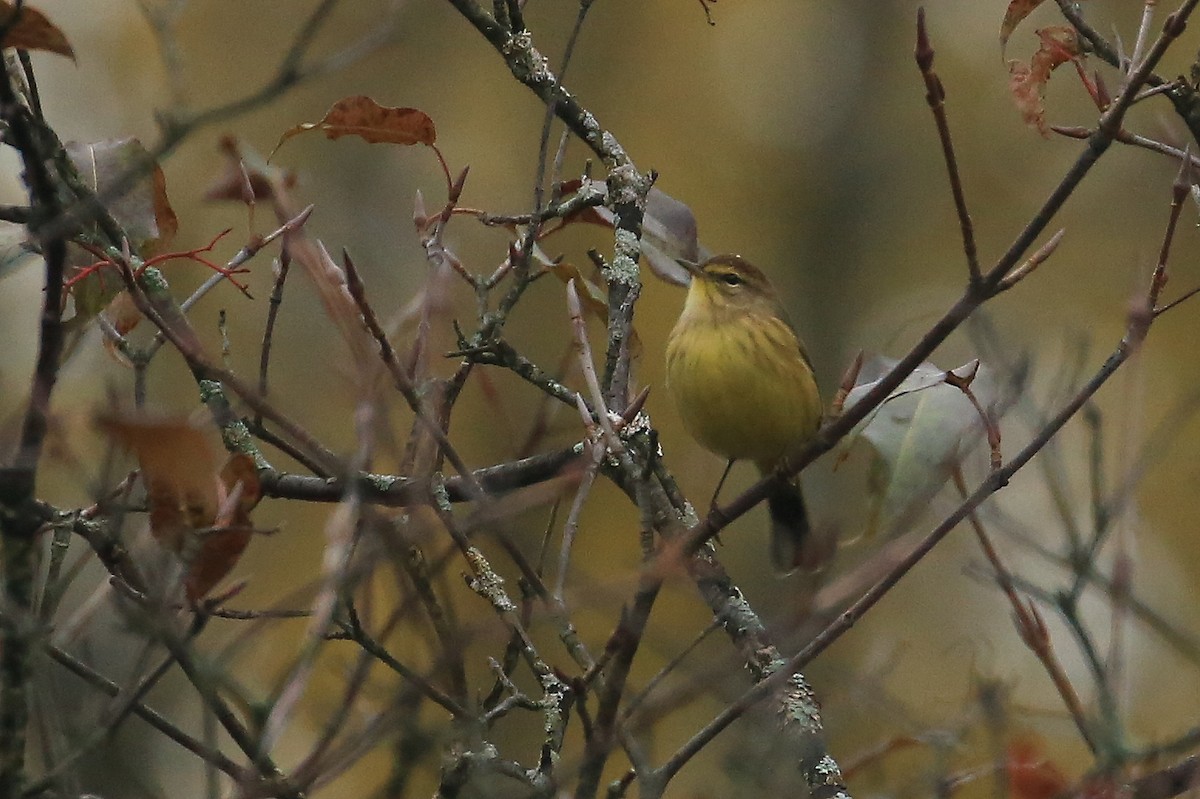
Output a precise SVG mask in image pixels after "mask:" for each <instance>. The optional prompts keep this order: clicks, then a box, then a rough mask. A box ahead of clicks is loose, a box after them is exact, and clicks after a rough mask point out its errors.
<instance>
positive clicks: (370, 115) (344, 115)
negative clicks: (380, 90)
mask: <svg viewBox="0 0 1200 799" xmlns="http://www.w3.org/2000/svg"><path fill="white" fill-rule="evenodd" d="M310 130H320V131H323V132H324V133H325V135H326V136H328V137H329V138H330V139H339V138H341V137H342V136H358V137H359V138H361V139H363V140H364V141H366V142H368V143H370V144H380V143H383V144H406V145H407V144H428V145H432V144H433V143H434V141H435V140H436V139H437V131H436V130H435V129H434V126H433V120H432V119H430V118H429V116H428V115H427V114H426V113H425V112H424V111H421V110H419V109H416V108H395V107H389V106H383V105H380V104H379V103H377V102H375V101H374V100H372V99H371V98H370V97H367V96H366V95H361V94H360V95H356V96H354V97H346V98H343V99H341V100H338V101H337V102H336V103H334V104H333V106H332V107H331V108H330V109H329V111H328V112H327V113H326V114H325V116H324V117H322V119H321V121H319V122H304V123H301V124H299V125H296V126H295V127H294V128H290V129H288V130H286V131H284V133H283V135H282V136H280V137H279V142H278V143H277V144H276V145H275V149H274V150H272V151H271V155H270V156H268V157H267V160H268V161H269V160H271V157H273V156H274V155H275V153H276V152H277V151H278V150H279V148H280V147H282V146H283V143H284V142H285V141H287V140H288V139H290V138H292V137H293V136H298V135H300V134H301V133H307V132H308V131H310Z"/></svg>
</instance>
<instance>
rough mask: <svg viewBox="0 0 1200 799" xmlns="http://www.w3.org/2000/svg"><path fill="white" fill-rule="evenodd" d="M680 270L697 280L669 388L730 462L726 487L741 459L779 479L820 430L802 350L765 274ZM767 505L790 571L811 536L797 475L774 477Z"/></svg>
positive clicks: (718, 268)
mask: <svg viewBox="0 0 1200 799" xmlns="http://www.w3.org/2000/svg"><path fill="white" fill-rule="evenodd" d="M680 263H681V264H682V265H683V266H684V267H685V268H686V269H687V270H688V271H689V272H690V273H691V275H692V280H691V286H690V288H689V289H688V294H687V300H686V302H685V303H684V306H683V312H682V313H681V314H680V315H679V321H678V322H677V323H676V324H675V328H674V330H672V331H671V335H670V337H669V339H668V341H667V389H668V391H669V392H670V393H671V395H672V396H673V397H674V398H675V404H676V405H677V406H678V408H679V414H680V416H681V417H682V418H683V424H684V426H685V427H686V428H687V430H688V432H689V433H691V434H692V436H693V437H694V438H695V439H696V440H697V441H699V442H700V444H702V445H703V446H704V448H705V449H707V450H709V451H711V452H713V453H715V454H717V455H720V456H722V457H724V458H727V459H728V460H729V463H728V464H727V465H726V467H725V472H724V474H722V476H721V483H724V481H725V477H726V476H727V475H728V474H729V470H730V468H731V467H732V466H733V463H734V461H738V460H749V461H753V462H754V464H755V465H756V466H757V467H758V470H759V472H760V473H762V474H764V475H768V474H772V473H775V472H776V471H777V470H778V469H780V467H782V466H784V465H785V463H786V460H787V458H788V457H790V456H792V455H794V454H795V453H796V452H798V451H799V450H800V449H801V448H803V446H804V445H805V444H806V443H807V442H808V441H809V439H811V438H812V436H813V434H814V433H816V431H817V428H818V427H819V426H820V424H821V415H822V405H821V395H820V392H819V391H818V389H817V382H816V379H815V377H814V376H813V369H812V363H811V362H810V361H809V358H808V354H807V353H806V352H805V350H804V344H803V343H802V342H801V341H800V338H799V336H797V335H796V330H795V328H793V327H792V324H791V322H790V321H789V320H788V315H787V312H786V311H785V310H784V308H783V305H782V303H781V302H780V301H779V295H778V294H777V293H776V292H775V289H774V287H772V286H771V283H770V281H768V280H767V277H766V275H764V274H763V273H762V272H761V271H760V270H759V269H758V268H757V267H756V266H754V265H753V264H751V263H749V262H748V261H746V260H745V259H743V258H742V257H741V256H738V255H717V256H714V257H712V258H709V259H708V260H707V261H705V262H704V263H702V264H693V263H689V262H684V261H681V262H680ZM721 483H718V485H717V492H719V491H720V490H721ZM713 502H714V503H715V502H716V492H714V494H713ZM767 507H768V510H769V512H770V516H771V556H772V560H773V562H774V564H775V566H776V568H778V569H780V570H782V571H791V570H792V569H794V568H795V567H796V566H798V565H799V563H800V552H801V550H800V547H801V544H802V543H803V541H804V539H805V537H806V536H807V534H808V532H809V522H808V513H807V511H806V509H805V506H804V498H803V496H802V495H801V493H800V486H799V483H798V482H797V480H796V478H794V477H793V478H779V479H777V480H776V481H775V482H774V483H773V485H772V486H771V492H770V494H769V495H768V497H767Z"/></svg>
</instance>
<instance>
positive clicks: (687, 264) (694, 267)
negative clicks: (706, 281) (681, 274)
mask: <svg viewBox="0 0 1200 799" xmlns="http://www.w3.org/2000/svg"><path fill="white" fill-rule="evenodd" d="M675 263H677V264H679V265H680V266H682V267H683V268H684V269H686V270H687V271H688V274H689V275H691V276H692V277H699V276H700V275H702V274H704V270H702V269H701V268H700V264H698V263H696V262H695V261H689V260H688V259H686V258H676V259H675Z"/></svg>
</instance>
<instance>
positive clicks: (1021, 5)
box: [1000, 0, 1042, 53]
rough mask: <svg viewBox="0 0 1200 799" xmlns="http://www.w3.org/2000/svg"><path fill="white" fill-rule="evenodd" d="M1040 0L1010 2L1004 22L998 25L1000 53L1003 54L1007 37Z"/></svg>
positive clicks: (1038, 4) (1012, 0) (1013, 0)
mask: <svg viewBox="0 0 1200 799" xmlns="http://www.w3.org/2000/svg"><path fill="white" fill-rule="evenodd" d="M1041 4H1042V0H1011V2H1009V4H1008V8H1007V9H1005V11H1004V20H1003V21H1002V22H1001V23H1000V52H1001V53H1003V52H1004V48H1005V46H1006V45H1007V44H1008V37H1009V36H1011V35H1012V32H1013V31H1014V30H1016V29H1017V26H1018V25H1020V24H1021V21H1022V20H1023V19H1025V17H1027V16H1029V15H1030V14H1031V13H1032V12H1033V10H1034V9H1035V8H1037V7H1038V6H1040V5H1041Z"/></svg>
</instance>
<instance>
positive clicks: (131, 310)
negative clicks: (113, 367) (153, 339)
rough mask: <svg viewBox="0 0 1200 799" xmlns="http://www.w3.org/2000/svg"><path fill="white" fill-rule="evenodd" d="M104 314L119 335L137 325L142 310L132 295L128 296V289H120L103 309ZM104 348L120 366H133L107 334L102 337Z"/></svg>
mask: <svg viewBox="0 0 1200 799" xmlns="http://www.w3.org/2000/svg"><path fill="white" fill-rule="evenodd" d="M104 315H105V316H106V317H107V318H108V321H109V324H111V325H112V326H113V329H114V330H116V331H117V335H119V336H124V335H125V334H126V333H128V332H129V331H131V330H133V329H134V328H135V327H137V325H138V322H140V321H142V312H141V311H139V310H138V307H137V303H135V302H134V301H133V297H130V296H129V292H128V291H122V292H120V293H119V294H117V296H115V297H113V298H112V302H110V303H109V304H108V307H106V308H105V309H104ZM104 349H105V351H106V352H107V353H108V354H109V356H110V357H112V359H113V360H115V361H116V362H117V363H119V364H121V365H122V366H129V367H132V366H133V364H132V363H130V362H129V359H128V358H126V357H125V354H124V353H122V352H121V351H120V350H119V349H117V345H116V343H115V342H113V340H112V339H111V338H109V337H108V336H105V337H104Z"/></svg>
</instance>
